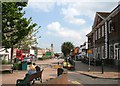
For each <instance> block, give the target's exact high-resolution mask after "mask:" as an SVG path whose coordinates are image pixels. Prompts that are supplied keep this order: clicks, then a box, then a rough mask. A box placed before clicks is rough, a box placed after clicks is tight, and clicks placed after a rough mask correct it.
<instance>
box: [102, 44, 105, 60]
mask: <svg viewBox="0 0 120 86" xmlns="http://www.w3.org/2000/svg"><path fill="white" fill-rule="evenodd" d="M102 58H105V49H104V46H102Z"/></svg>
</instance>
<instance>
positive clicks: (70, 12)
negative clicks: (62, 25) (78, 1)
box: [62, 7, 86, 25]
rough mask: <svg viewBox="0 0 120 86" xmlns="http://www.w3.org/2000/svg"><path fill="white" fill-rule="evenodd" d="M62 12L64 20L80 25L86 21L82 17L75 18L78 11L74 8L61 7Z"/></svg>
mask: <svg viewBox="0 0 120 86" xmlns="http://www.w3.org/2000/svg"><path fill="white" fill-rule="evenodd" d="M62 14H63V15H64V18H65V20H66V21H68V22H69V23H72V24H77V25H82V24H84V23H85V22H86V21H85V20H84V19H80V18H75V16H79V12H78V10H76V9H75V8H71V7H70V8H69V7H68V9H65V8H62Z"/></svg>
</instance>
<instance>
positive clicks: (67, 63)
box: [63, 61, 75, 70]
mask: <svg viewBox="0 0 120 86" xmlns="http://www.w3.org/2000/svg"><path fill="white" fill-rule="evenodd" d="M63 68H67V69H68V70H75V67H74V66H73V65H71V64H70V63H69V62H66V61H64V62H63Z"/></svg>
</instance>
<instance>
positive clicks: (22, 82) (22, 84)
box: [16, 70, 43, 86]
mask: <svg viewBox="0 0 120 86" xmlns="http://www.w3.org/2000/svg"><path fill="white" fill-rule="evenodd" d="M42 72H43V70H42V71H39V72H37V73H34V74H32V75H29V74H26V76H25V78H24V79H18V80H17V82H16V86H30V85H31V84H34V83H35V81H36V80H39V81H40V82H41V83H42ZM32 82H33V83H32Z"/></svg>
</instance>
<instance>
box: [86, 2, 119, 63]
mask: <svg viewBox="0 0 120 86" xmlns="http://www.w3.org/2000/svg"><path fill="white" fill-rule="evenodd" d="M87 37H88V49H91V50H93V57H94V58H95V59H106V60H112V63H113V64H115V65H118V62H120V4H119V5H118V6H117V7H116V8H115V9H114V10H112V11H111V12H96V16H95V19H94V23H93V26H92V31H91V32H90V33H89V34H87ZM112 63H110V64H112Z"/></svg>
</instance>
